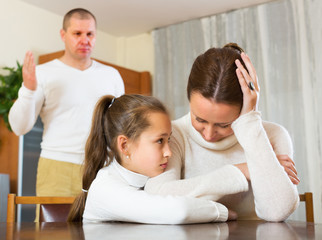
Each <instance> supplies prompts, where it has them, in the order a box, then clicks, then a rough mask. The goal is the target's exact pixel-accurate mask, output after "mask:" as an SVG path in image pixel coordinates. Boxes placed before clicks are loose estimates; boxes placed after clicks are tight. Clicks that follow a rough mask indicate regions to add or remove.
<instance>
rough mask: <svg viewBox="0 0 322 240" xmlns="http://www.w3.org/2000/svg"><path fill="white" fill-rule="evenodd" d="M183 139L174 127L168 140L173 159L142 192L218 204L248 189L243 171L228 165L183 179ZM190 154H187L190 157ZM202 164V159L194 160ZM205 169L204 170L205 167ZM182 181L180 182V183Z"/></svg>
mask: <svg viewBox="0 0 322 240" xmlns="http://www.w3.org/2000/svg"><path fill="white" fill-rule="evenodd" d="M185 142H186V141H185V140H184V137H183V136H181V134H180V132H179V131H177V130H176V129H175V128H174V129H173V136H172V138H171V141H170V147H171V151H172V157H171V158H170V160H169V165H168V167H167V170H166V171H165V172H164V173H163V174H161V175H159V176H157V177H154V178H150V179H149V180H148V182H147V184H146V185H145V188H144V189H145V191H147V192H149V193H153V194H161V195H167V194H172V195H178V196H190V197H198V198H205V199H211V200H213V201H217V200H218V199H220V198H221V197H223V196H225V195H228V194H234V193H239V192H245V191H247V190H248V182H247V180H246V178H245V176H244V175H243V174H242V172H241V171H240V170H239V169H238V168H236V167H235V166H233V165H231V164H228V165H225V166H222V167H220V168H218V169H215V170H213V171H211V172H209V173H207V174H202V175H199V176H195V177H192V178H186V179H182V178H184V176H182V171H183V169H184V168H185V167H187V166H185V164H184V161H185V153H184V150H185V148H189V146H188V145H187V144H186V145H185ZM189 155H190V154H189ZM197 160H200V162H202V161H203V160H202V159H197ZM204 168H207V166H206V165H205V166H204ZM180 179H181V180H180Z"/></svg>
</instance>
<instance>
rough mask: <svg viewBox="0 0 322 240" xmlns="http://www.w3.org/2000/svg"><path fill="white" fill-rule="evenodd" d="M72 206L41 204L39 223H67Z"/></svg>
mask: <svg viewBox="0 0 322 240" xmlns="http://www.w3.org/2000/svg"><path fill="white" fill-rule="evenodd" d="M71 206H72V204H40V211H39V222H67V218H68V214H69V211H70V208H71Z"/></svg>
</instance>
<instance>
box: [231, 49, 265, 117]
mask: <svg viewBox="0 0 322 240" xmlns="http://www.w3.org/2000/svg"><path fill="white" fill-rule="evenodd" d="M241 58H242V59H243V61H244V63H245V65H246V68H247V70H248V72H247V70H246V69H245V68H244V66H243V65H242V64H241V62H240V61H239V60H238V59H237V60H236V61H235V63H236V66H237V69H236V74H237V77H238V80H239V84H240V86H241V89H242V92H243V106H242V109H241V112H240V115H243V114H246V113H248V112H250V111H253V110H257V104H258V100H259V84H258V78H257V74H256V70H255V68H254V66H253V64H252V62H251V61H250V59H249V57H248V56H247V55H246V54H245V53H241Z"/></svg>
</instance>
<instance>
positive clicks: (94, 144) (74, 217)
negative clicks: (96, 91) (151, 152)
mask: <svg viewBox="0 0 322 240" xmlns="http://www.w3.org/2000/svg"><path fill="white" fill-rule="evenodd" d="M114 99H115V98H114V97H113V96H110V95H107V96H104V97H102V98H101V99H100V100H99V101H98V103H97V105H96V107H95V110H94V114H93V119H92V127H91V131H90V134H89V137H88V139H87V141H86V145H85V163H84V166H83V178H82V179H83V188H82V192H81V193H80V194H79V195H78V196H77V197H76V199H75V201H74V203H73V205H72V207H71V210H70V212H69V215H68V220H67V221H69V222H81V221H82V219H83V212H84V209H85V203H86V198H87V191H88V189H89V187H90V186H91V184H92V182H93V180H94V179H95V177H96V174H97V172H98V171H99V170H100V169H101V168H103V167H104V166H105V165H108V164H109V163H110V161H111V160H112V159H113V154H112V153H111V152H110V151H109V149H110V148H111V142H110V141H111V138H110V136H109V133H108V132H106V131H105V130H106V129H109V128H110V127H109V126H108V125H109V123H108V122H109V116H108V115H109V114H108V110H109V108H110V106H111V105H112V102H113V101H114Z"/></svg>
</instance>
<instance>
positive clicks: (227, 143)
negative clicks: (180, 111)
mask: <svg viewBox="0 0 322 240" xmlns="http://www.w3.org/2000/svg"><path fill="white" fill-rule="evenodd" d="M184 120H185V125H186V126H187V131H188V134H189V135H190V137H191V139H192V140H193V141H195V142H196V143H197V144H199V145H200V146H202V147H205V148H208V149H212V150H217V151H220V150H226V149H228V148H231V147H232V146H234V145H235V144H236V143H237V142H238V141H237V138H236V136H235V134H233V135H230V136H228V137H226V138H224V139H222V140H220V141H218V142H207V141H206V140H205V139H203V137H202V136H201V134H200V133H199V132H198V131H197V130H196V129H195V128H194V127H193V126H192V123H191V113H190V112H189V113H188V114H187V115H186V116H185V119H184Z"/></svg>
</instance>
